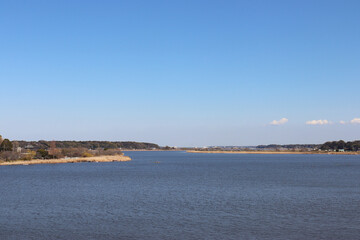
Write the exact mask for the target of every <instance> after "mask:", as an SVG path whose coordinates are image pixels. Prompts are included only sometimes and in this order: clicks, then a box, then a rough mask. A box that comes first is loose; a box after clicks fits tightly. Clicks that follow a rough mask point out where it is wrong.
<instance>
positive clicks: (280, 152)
mask: <svg viewBox="0 0 360 240" xmlns="http://www.w3.org/2000/svg"><path fill="white" fill-rule="evenodd" d="M186 152H188V153H232V154H334V155H359V154H360V152H290V151H279V152H275V151H196V150H189V151H186Z"/></svg>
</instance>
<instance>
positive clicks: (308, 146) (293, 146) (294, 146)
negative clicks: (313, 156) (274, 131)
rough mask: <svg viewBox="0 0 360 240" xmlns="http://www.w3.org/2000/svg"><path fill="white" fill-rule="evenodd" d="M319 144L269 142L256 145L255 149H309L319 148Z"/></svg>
mask: <svg viewBox="0 0 360 240" xmlns="http://www.w3.org/2000/svg"><path fill="white" fill-rule="evenodd" d="M319 147H320V145H319V144H285V145H278V144H270V145H258V146H257V147H256V148H257V149H281V148H283V149H288V150H309V149H311V150H312V149H317V148H319Z"/></svg>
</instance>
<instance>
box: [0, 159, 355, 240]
mask: <svg viewBox="0 0 360 240" xmlns="http://www.w3.org/2000/svg"><path fill="white" fill-rule="evenodd" d="M126 154H127V155H129V156H131V157H132V158H133V161H131V162H117V163H116V162H114V163H73V164H54V165H33V166H1V167H0V239H2V240H3V239H360V156H335V155H232V154H191V153H185V152H127V153H126ZM156 162H159V163H156Z"/></svg>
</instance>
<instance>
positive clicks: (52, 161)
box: [0, 155, 131, 165]
mask: <svg viewBox="0 0 360 240" xmlns="http://www.w3.org/2000/svg"><path fill="white" fill-rule="evenodd" d="M130 160H131V158H130V157H128V156H124V155H106V156H97V157H80V158H59V159H44V160H42V159H32V160H16V161H9V162H0V165H32V164H55V163H79V162H124V161H130Z"/></svg>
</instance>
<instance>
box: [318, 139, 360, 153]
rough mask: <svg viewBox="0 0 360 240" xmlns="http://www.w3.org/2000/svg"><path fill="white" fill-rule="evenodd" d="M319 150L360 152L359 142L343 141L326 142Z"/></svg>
mask: <svg viewBox="0 0 360 240" xmlns="http://www.w3.org/2000/svg"><path fill="white" fill-rule="evenodd" d="M320 149H321V150H324V151H329V150H332V151H338V150H340V149H344V150H345V151H359V150H360V140H357V141H353V142H345V141H343V140H340V141H333V142H326V143H324V144H323V145H321V146H320Z"/></svg>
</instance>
